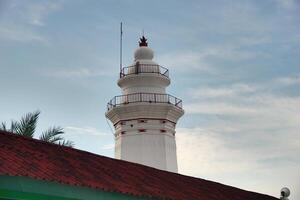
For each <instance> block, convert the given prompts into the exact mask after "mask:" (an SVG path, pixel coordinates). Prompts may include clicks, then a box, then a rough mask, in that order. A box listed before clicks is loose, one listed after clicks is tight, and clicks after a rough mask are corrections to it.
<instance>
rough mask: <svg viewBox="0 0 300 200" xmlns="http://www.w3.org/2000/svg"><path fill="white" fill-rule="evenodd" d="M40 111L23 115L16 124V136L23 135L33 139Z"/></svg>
mask: <svg viewBox="0 0 300 200" xmlns="http://www.w3.org/2000/svg"><path fill="white" fill-rule="evenodd" d="M39 115H40V111H35V112H32V113H27V114H26V115H24V116H23V117H22V118H21V120H20V122H18V123H16V127H15V129H16V131H15V132H16V134H19V135H23V136H26V137H31V138H32V137H33V135H34V131H35V128H36V124H37V120H38V118H39Z"/></svg>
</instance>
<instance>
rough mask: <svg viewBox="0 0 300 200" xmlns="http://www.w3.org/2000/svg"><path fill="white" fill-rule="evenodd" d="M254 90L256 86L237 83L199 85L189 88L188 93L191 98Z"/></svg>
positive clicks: (224, 95) (225, 95)
mask: <svg viewBox="0 0 300 200" xmlns="http://www.w3.org/2000/svg"><path fill="white" fill-rule="evenodd" d="M256 90H257V86H254V85H249V84H245V83H237V84H233V85H231V86H229V87H224V86H223V87H199V88H197V89H192V90H190V91H189V94H190V95H191V96H192V97H193V98H214V97H229V96H231V97H233V96H235V95H240V94H244V93H252V92H255V91H256Z"/></svg>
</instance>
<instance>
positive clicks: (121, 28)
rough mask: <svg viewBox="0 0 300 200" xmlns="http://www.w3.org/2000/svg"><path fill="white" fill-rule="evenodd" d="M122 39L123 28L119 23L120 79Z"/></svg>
mask: <svg viewBox="0 0 300 200" xmlns="http://www.w3.org/2000/svg"><path fill="white" fill-rule="evenodd" d="M122 37H123V27H122V22H121V24H120V78H121V76H122Z"/></svg>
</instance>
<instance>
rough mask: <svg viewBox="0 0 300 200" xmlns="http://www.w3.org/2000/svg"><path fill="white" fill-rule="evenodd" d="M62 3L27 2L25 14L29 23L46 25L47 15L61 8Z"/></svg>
mask: <svg viewBox="0 0 300 200" xmlns="http://www.w3.org/2000/svg"><path fill="white" fill-rule="evenodd" d="M61 7H62V5H61V4H59V3H58V2H51V1H47V2H35V3H31V4H27V5H26V7H25V11H24V14H23V16H24V17H25V18H27V19H28V21H29V23H30V24H32V25H36V26H44V25H45V22H44V20H45V18H46V17H47V15H49V14H50V13H52V12H54V11H58V10H59V9H61Z"/></svg>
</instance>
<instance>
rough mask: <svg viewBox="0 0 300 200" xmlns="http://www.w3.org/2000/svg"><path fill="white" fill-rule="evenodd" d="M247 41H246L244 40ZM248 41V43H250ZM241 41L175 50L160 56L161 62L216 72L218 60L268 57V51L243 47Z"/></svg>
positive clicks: (172, 66)
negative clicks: (189, 49)
mask: <svg viewBox="0 0 300 200" xmlns="http://www.w3.org/2000/svg"><path fill="white" fill-rule="evenodd" d="M244 43H245V42H244ZM249 43H250V42H249V41H248V45H249ZM241 46H242V45H241V43H239V42H235V43H232V44H228V45H222V46H217V45H215V46H210V47H206V48H203V49H200V50H198V51H193V52H191V51H177V52H176V51H174V52H170V53H166V54H163V55H161V56H158V60H159V63H161V64H162V65H166V66H169V67H170V68H172V69H174V68H175V69H177V70H180V71H191V72H194V71H195V70H197V71H205V72H213V73H216V72H217V71H218V70H217V69H218V68H219V66H218V65H216V64H215V61H216V60H221V61H222V62H227V61H230V62H239V61H246V60H251V59H254V58H257V57H266V56H268V55H267V53H264V52H260V51H257V50H256V51H251V50H246V49H243V48H241Z"/></svg>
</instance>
